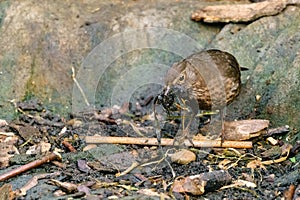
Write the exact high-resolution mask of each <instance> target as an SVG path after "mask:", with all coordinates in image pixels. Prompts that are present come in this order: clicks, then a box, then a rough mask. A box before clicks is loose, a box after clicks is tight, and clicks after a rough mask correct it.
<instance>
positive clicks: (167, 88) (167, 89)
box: [164, 86, 170, 96]
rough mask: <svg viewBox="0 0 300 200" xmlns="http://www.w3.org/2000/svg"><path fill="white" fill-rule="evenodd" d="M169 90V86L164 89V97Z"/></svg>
mask: <svg viewBox="0 0 300 200" xmlns="http://www.w3.org/2000/svg"><path fill="white" fill-rule="evenodd" d="M169 90H170V86H167V87H166V91H165V94H164V95H165V96H166V95H167V94H168V92H169Z"/></svg>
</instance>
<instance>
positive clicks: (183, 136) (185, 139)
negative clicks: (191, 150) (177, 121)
mask: <svg viewBox="0 0 300 200" xmlns="http://www.w3.org/2000/svg"><path fill="white" fill-rule="evenodd" d="M173 145H174V146H179V147H182V146H184V147H189V146H194V143H193V137H192V136H191V134H190V133H189V130H187V129H185V130H182V131H180V132H178V133H177V134H176V136H175V138H174V142H173Z"/></svg>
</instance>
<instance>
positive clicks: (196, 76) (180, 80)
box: [164, 49, 241, 132]
mask: <svg viewBox="0 0 300 200" xmlns="http://www.w3.org/2000/svg"><path fill="white" fill-rule="evenodd" d="M240 71H241V68H240V66H239V64H238V62H237V60H236V59H235V57H234V56H233V55H231V54H229V53H227V52H224V51H220V50H215V49H212V50H207V51H201V52H198V53H195V54H192V55H191V56H189V57H187V58H186V59H183V60H181V61H179V62H178V63H175V64H174V65H173V66H172V67H171V68H170V69H169V70H168V72H167V74H166V76H165V85H166V87H165V91H164V95H165V96H168V93H169V92H172V93H174V92H175V93H176V94H177V95H178V96H179V97H180V98H181V99H183V100H184V102H185V103H187V105H188V106H190V108H191V109H192V113H194V114H196V113H197V111H198V109H200V110H220V114H221V122H222V132H223V130H224V123H223V109H224V108H225V106H226V105H228V104H229V103H231V102H232V101H233V100H234V99H235V97H237V96H238V95H239V93H240V88H241V72H240ZM189 125H190V122H189V123H188V125H187V126H186V128H188V126H189Z"/></svg>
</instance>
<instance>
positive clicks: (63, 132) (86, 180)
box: [0, 98, 299, 199]
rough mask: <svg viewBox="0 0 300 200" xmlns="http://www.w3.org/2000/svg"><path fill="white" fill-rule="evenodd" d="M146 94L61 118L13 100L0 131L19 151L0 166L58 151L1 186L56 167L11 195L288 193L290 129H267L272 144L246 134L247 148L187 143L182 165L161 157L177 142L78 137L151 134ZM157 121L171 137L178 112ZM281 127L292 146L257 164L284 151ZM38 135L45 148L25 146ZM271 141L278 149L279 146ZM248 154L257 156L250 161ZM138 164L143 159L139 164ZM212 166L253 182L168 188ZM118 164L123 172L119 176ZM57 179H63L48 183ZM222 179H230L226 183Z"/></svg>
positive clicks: (294, 172)
mask: <svg viewBox="0 0 300 200" xmlns="http://www.w3.org/2000/svg"><path fill="white" fill-rule="evenodd" d="M145 99H147V98H145ZM150 100H151V101H150ZM150 100H149V102H146V103H145V102H142V100H141V101H140V102H138V103H139V105H143V106H130V104H124V105H123V106H122V107H114V108H103V109H101V110H90V111H86V112H82V113H77V114H74V113H73V114H70V116H69V118H68V119H66V118H62V117H60V116H59V115H56V114H55V113H53V112H51V111H50V110H47V108H45V107H43V104H42V103H40V102H38V101H36V100H30V101H27V102H22V103H19V104H17V108H18V109H19V111H18V113H17V119H16V120H14V121H12V122H9V123H8V124H7V125H3V126H2V128H1V132H6V133H8V132H12V133H14V135H15V136H16V137H17V140H16V142H15V143H14V146H15V147H16V148H17V150H18V152H19V153H20V154H16V153H15V154H13V153H11V155H13V156H11V157H10V160H9V163H8V164H7V165H4V164H3V163H1V164H2V165H1V167H2V170H1V171H0V174H4V173H6V172H8V171H10V170H11V169H12V168H16V167H18V166H21V165H24V164H26V163H28V162H30V161H33V160H35V159H38V158H42V157H44V156H45V155H46V154H47V153H48V152H52V151H54V150H55V151H58V150H57V149H59V151H58V152H59V153H60V155H61V157H62V160H61V161H60V162H57V161H56V162H48V163H46V164H43V165H41V166H39V167H36V168H34V169H31V170H29V171H27V172H25V173H22V174H21V175H18V176H15V177H12V178H10V179H8V180H5V181H2V182H1V183H0V184H1V186H3V185H4V184H11V185H12V189H11V190H12V191H11V192H12V193H14V195H17V191H18V189H20V188H22V187H23V186H24V185H25V184H26V182H28V181H29V180H30V178H32V177H34V176H37V175H38V174H43V173H55V172H59V174H52V175H51V176H50V177H46V178H43V179H39V181H38V183H37V184H36V185H35V186H34V187H32V188H30V189H28V190H27V192H26V195H24V194H23V195H20V194H19V195H17V197H15V198H16V199H67V198H74V199H115V198H119V199H160V198H163V196H162V195H163V194H164V195H165V198H167V197H169V198H174V199H282V198H283V197H285V196H286V195H288V194H289V195H291V194H290V193H291V190H289V188H291V187H292V186H294V185H295V186H297V184H298V182H299V173H298V171H299V168H298V161H297V160H299V156H298V155H297V152H298V147H297V144H298V143H297V142H295V141H296V140H297V138H295V135H297V134H296V131H293V130H290V131H289V132H287V131H283V132H281V133H279V134H276V135H273V136H272V137H273V138H274V139H276V140H277V141H278V144H276V145H274V146H272V145H271V144H270V143H269V142H267V141H266V137H263V136H261V137H256V138H254V139H252V142H253V148H251V149H230V148H229V149H225V148H200V149H199V148H189V149H190V150H191V151H192V152H194V153H195V154H196V160H195V161H192V162H190V163H188V164H186V165H182V164H178V163H174V162H171V160H170V158H169V157H168V156H167V157H166V158H164V159H162V157H163V156H164V155H165V154H166V152H169V153H170V152H175V151H178V150H179V149H180V148H185V149H188V148H187V147H184V146H180V147H174V146H170V147H162V148H161V149H160V148H158V147H156V146H143V145H134V144H131V145H116V144H97V145H94V146H93V145H92V144H87V143H86V142H85V139H84V136H88V135H89V136H93V135H101V136H119V137H140V135H138V134H140V133H141V134H143V135H144V136H145V137H156V134H155V131H156V130H157V128H156V127H155V125H154V122H155V120H153V119H152V118H151V114H152V113H153V109H152V108H153V98H150ZM147 101H148V100H147ZM134 105H138V104H134ZM158 107H159V106H158ZM164 112H165V111H164V110H163V109H161V113H160V114H159V116H162V115H163V114H164ZM158 121H159V123H160V125H161V127H163V132H162V133H163V134H162V137H169V138H172V137H174V136H175V135H176V132H177V130H178V128H180V119H176V120H167V119H162V118H160V119H159V120H158ZM203 121H205V120H203ZM133 127H135V128H133ZM137 130H139V131H137ZM33 133H35V134H34V135H33ZM164 133H168V134H164ZM28 134H29V137H28ZM287 135H288V136H289V141H291V142H290V143H291V145H293V146H289V147H290V148H288V149H289V154H288V156H287V157H286V159H285V160H283V161H281V162H279V163H272V164H269V165H263V164H261V162H260V161H265V160H274V161H275V160H276V159H278V158H281V157H285V156H286V154H285V153H284V149H286V148H285V147H286V146H287V144H288V142H287V140H286V139H284V138H286V136H287ZM33 136H34V137H33ZM1 137H2V139H1V142H3V143H2V144H5V142H4V140H3V137H4V136H1ZM7 137H8V136H7ZM63 141H67V142H68V143H69V144H70V145H71V146H72V147H73V148H74V149H75V151H74V152H70V151H72V148H70V147H68V146H67V145H63V143H62V142H63ZM42 142H44V143H49V144H51V147H50V148H49V149H48V150H47V151H45V152H39V151H35V152H34V153H32V154H29V153H28V150H29V149H30V148H32V147H33V146H38V145H40V144H41V143H42ZM274 147H277V150H278V149H279V150H281V151H279V153H278V151H275V150H274V149H276V148H274ZM291 147H293V148H291ZM273 150H274V151H273ZM26 152H27V153H26ZM255 161H256V162H255ZM136 162H137V163H138V164H139V166H138V167H136V168H134V169H133V170H132V171H130V172H128V173H124V171H125V170H126V169H128V168H129V167H130V166H131V165H132V164H133V163H136ZM251 162H252V163H256V164H255V165H250V164H249V163H251ZM151 163H152V164H151ZM226 163H227V164H226ZM142 164H145V165H143V166H142ZM146 164H147V165H146ZM218 170H225V171H228V172H229V174H230V176H231V177H232V180H231V184H232V183H234V182H236V181H237V180H243V181H248V183H252V184H253V185H254V186H250V184H249V185H235V186H232V185H231V186H230V187H228V188H224V189H219V188H209V189H208V191H206V192H205V193H204V194H202V195H193V194H191V193H179V192H174V191H173V186H174V182H175V180H178V179H179V178H180V177H181V178H183V177H189V176H192V175H198V174H201V173H207V172H209V171H211V172H213V171H218ZM122 172H123V173H124V175H122V176H118V174H120V173H122ZM219 178H220V179H221V178H222V177H216V181H218V179H219ZM24 179H25V180H24ZM56 181H59V182H60V183H63V184H61V185H59V184H54V183H55V182H56ZM67 184H74V185H75V186H74V187H75V189H73V190H67V189H66V188H67V186H66V185H67ZM228 185H230V183H227V186H228ZM224 186H225V185H224ZM1 189H3V187H2V188H1Z"/></svg>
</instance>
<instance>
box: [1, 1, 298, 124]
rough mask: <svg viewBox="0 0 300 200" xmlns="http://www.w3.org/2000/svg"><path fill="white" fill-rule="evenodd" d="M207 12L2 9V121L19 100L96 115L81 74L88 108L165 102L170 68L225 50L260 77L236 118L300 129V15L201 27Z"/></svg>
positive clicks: (233, 108)
mask: <svg viewBox="0 0 300 200" xmlns="http://www.w3.org/2000/svg"><path fill="white" fill-rule="evenodd" d="M208 3H210V4H213V3H214V2H211V1H210V2H208ZM218 3H220V2H218ZM204 4H206V3H204V2H201V3H200V2H198V1H188V2H187V1H184V2H183V1H182V2H181V1H178V2H174V1H161V2H160V1H149V2H147V3H145V2H143V1H129V0H128V1H107V0H106V1H96V0H85V1H75V0H73V1H48V0H46V1H43V3H40V2H36V1H33V0H26V1H1V2H0V10H1V11H2V12H1V13H3V14H1V15H0V25H1V28H0V33H1V38H0V44H1V47H2V48H1V50H0V63H1V65H0V81H1V87H0V107H1V110H2V112H1V113H0V117H1V118H6V119H9V118H12V117H13V115H14V107H13V104H11V103H10V101H11V100H13V99H15V100H16V101H19V100H23V99H28V98H31V97H32V96H34V97H36V98H38V99H40V100H41V101H42V102H44V103H45V104H47V105H48V107H50V108H51V109H53V110H56V111H57V112H60V113H61V114H65V113H67V112H71V111H78V110H81V109H84V108H85V107H87V105H86V103H85V102H84V98H82V94H81V92H80V91H79V90H78V87H77V86H76V85H75V84H74V82H73V80H72V78H71V75H72V67H74V68H75V71H76V74H77V76H76V78H77V80H78V82H79V84H80V85H81V87H82V89H83V91H84V92H85V95H86V100H87V101H88V102H89V103H90V104H91V105H95V106H96V107H100V106H101V105H104V106H110V105H111V104H121V103H122V101H127V100H128V99H129V100H130V99H132V98H133V99H137V98H141V97H142V96H143V95H145V94H146V95H151V94H152V95H153V94H154V95H155V94H157V93H158V92H159V91H158V90H159V89H160V88H161V84H162V79H163V75H164V73H165V70H166V69H167V67H168V66H170V65H171V64H172V63H174V62H176V61H178V60H179V59H181V57H185V56H187V55H189V54H191V53H192V52H195V51H197V50H200V49H208V48H218V49H222V50H225V51H228V52H230V53H232V54H233V55H235V56H236V58H237V60H238V61H239V62H240V64H241V65H242V66H245V67H248V68H249V69H250V70H248V71H246V72H243V83H244V87H243V90H242V93H241V95H240V96H239V98H238V100H237V101H236V102H234V103H232V104H231V105H230V106H229V108H228V110H227V115H228V118H230V119H235V118H239V119H241V118H242V119H246V118H264V119H270V120H271V123H272V126H280V125H285V124H288V125H290V126H292V127H295V128H298V129H299V128H300V127H299V126H300V124H299V117H300V114H299V113H300V104H299V102H300V95H299V92H300V84H299V77H300V33H299V29H300V8H299V7H297V6H288V7H287V8H286V9H285V10H284V11H283V12H282V13H280V14H279V15H276V16H271V17H263V18H261V19H259V20H256V21H254V22H252V23H249V24H204V23H199V22H193V21H191V20H190V14H191V13H192V11H194V10H195V9H196V8H199V7H201V6H203V5H204ZM138 89H140V90H138ZM143 90H144V92H140V91H143ZM145 91H146V92H145Z"/></svg>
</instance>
